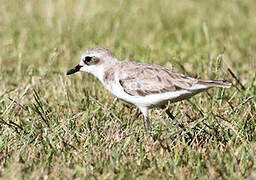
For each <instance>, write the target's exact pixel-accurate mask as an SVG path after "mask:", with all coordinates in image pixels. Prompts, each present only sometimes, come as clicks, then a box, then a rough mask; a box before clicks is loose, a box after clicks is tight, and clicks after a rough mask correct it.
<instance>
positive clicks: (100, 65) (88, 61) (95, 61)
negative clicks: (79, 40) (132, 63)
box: [67, 47, 117, 76]
mask: <svg viewBox="0 0 256 180" xmlns="http://www.w3.org/2000/svg"><path fill="white" fill-rule="evenodd" d="M115 62H117V59H116V58H115V56H114V55H113V54H112V53H111V52H110V51H109V50H108V49H106V48H103V47H96V48H92V49H89V50H87V51H85V52H84V53H83V54H82V56H81V60H80V63H79V64H78V65H77V66H76V67H74V68H73V69H70V70H69V71H68V72H67V75H70V74H74V73H76V72H78V71H84V72H88V73H92V74H93V75H95V76H98V75H99V74H102V71H104V68H106V66H109V65H111V64H113V63H115Z"/></svg>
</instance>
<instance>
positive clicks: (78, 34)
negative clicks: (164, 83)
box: [0, 0, 256, 179]
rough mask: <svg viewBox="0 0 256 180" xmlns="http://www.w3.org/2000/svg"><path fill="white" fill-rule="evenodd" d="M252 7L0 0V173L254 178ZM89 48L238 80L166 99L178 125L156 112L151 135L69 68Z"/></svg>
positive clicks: (182, 1)
mask: <svg viewBox="0 0 256 180" xmlns="http://www.w3.org/2000/svg"><path fill="white" fill-rule="evenodd" d="M255 9H256V3H255V1H253V0H248V1H240V0H232V1H222V0H217V1H216V0H209V1H205V0H198V1H192V0H190V1H188V0H179V1H174V0H173V1H169V0H161V1H154V0H149V1H145V0H142V1H124V0H123V1H119V0H112V1H89V0H88V1H79V0H75V1H64V0H56V1H50V0H45V1H32V0H30V1H29V0H26V1H23V0H1V6H0V72H1V73H0V74H1V76H0V177H1V178H2V179H35V178H37V179H38V178H40V179H42V178H46V179H47V178H50V179H51V178H61V179H62V178H67V179H72V178H78V179H80V178H85V177H87V178H89V177H90V178H91V179H113V178H117V179H130V178H139V179H145V178H148V179H155V178H158V179H166V178H171V179H197V178H200V179H208V178H210V179H215V178H220V179H222V178H223V179H229V178H231V179H242V178H256V158H255V157H256V143H255V140H256V131H255V128H256V122H255V119H256V115H255V114H256V102H255V94H256V72H255V69H256V38H255V30H256V13H255ZM95 46H104V47H108V48H110V49H111V50H112V51H113V53H114V54H115V55H116V56H117V57H118V58H119V59H126V58H129V59H134V60H136V61H140V62H147V63H154V64H160V65H162V66H165V67H168V68H174V69H175V70H177V71H179V72H182V73H184V74H187V75H191V76H194V77H200V78H205V79H226V80H229V81H232V83H233V85H234V86H233V87H232V88H230V89H225V90H224V89H211V90H209V91H208V92H206V93H202V94H200V95H198V96H196V97H194V98H191V99H190V100H189V101H183V102H179V103H175V104H171V105H170V108H171V109H172V112H173V114H174V115H175V116H176V119H177V120H178V121H179V122H180V123H182V124H183V125H184V126H185V128H184V129H176V128H175V127H174V125H173V124H172V122H171V121H170V120H169V119H168V118H167V116H166V114H165V113H164V112H163V111H162V110H152V111H151V113H150V118H151V119H152V121H153V132H152V133H151V134H149V133H147V132H146V131H145V128H144V124H143V121H142V116H141V115H140V112H139V111H138V110H137V109H136V108H135V107H134V106H132V105H129V104H126V103H123V102H121V101H119V100H115V98H114V97H113V96H112V95H111V94H110V93H108V92H107V91H105V90H104V89H103V87H102V86H101V84H100V83H99V81H98V80H96V79H95V78H94V77H92V76H91V75H88V74H86V73H78V74H75V75H73V76H68V77H67V76H66V75H65V73H66V71H67V70H68V69H69V68H71V67H73V66H74V65H76V64H77V63H78V62H79V58H80V54H81V53H82V52H83V51H84V50H85V49H87V48H91V47H95ZM232 73H233V74H232ZM236 78H237V80H236Z"/></svg>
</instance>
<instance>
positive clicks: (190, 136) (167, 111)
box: [165, 108, 193, 143]
mask: <svg viewBox="0 0 256 180" xmlns="http://www.w3.org/2000/svg"><path fill="white" fill-rule="evenodd" d="M165 112H166V114H167V115H168V117H169V118H171V119H172V120H173V124H174V126H176V128H181V129H184V128H185V126H184V125H183V124H181V123H179V122H178V121H177V120H175V117H174V116H173V115H172V113H171V112H170V109H169V108H167V109H166V110H165ZM186 134H187V135H188V139H190V141H188V142H189V143H191V142H192V140H193V136H192V134H191V133H190V132H187V133H186Z"/></svg>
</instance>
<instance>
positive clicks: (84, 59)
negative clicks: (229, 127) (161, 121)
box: [66, 47, 232, 131]
mask: <svg viewBox="0 0 256 180" xmlns="http://www.w3.org/2000/svg"><path fill="white" fill-rule="evenodd" d="M79 71H81V72H87V73H90V74H92V75H94V76H95V77H96V78H97V79H98V80H99V81H100V82H101V83H102V84H103V86H104V87H105V88H106V89H107V90H108V91H109V92H110V93H111V94H113V95H114V96H116V97H117V98H118V99H121V100H123V101H125V102H128V103H130V104H134V105H135V106H136V107H137V108H139V109H140V111H141V112H142V114H143V117H144V121H145V127H146V130H147V131H151V130H152V125H151V122H150V119H149V117H148V111H149V109H152V108H155V107H156V108H165V107H166V106H167V105H168V103H175V102H178V101H182V100H185V99H188V98H190V97H192V96H194V95H196V94H198V93H200V92H202V91H206V90H208V89H210V88H213V87H221V88H229V87H231V85H232V84H231V83H230V82H228V81H225V80H203V79H196V78H193V77H189V76H185V75H183V74H181V73H178V72H175V71H173V70H170V69H168V68H165V67H163V66H160V65H153V64H146V63H140V62H136V61H130V60H123V61H120V60H118V59H117V58H116V57H115V56H114V55H113V53H112V52H111V51H110V50H109V49H107V48H104V47H95V48H91V49H88V50H86V51H85V52H84V53H83V54H82V55H81V59H80V62H79V64H78V65H76V66H75V67H74V68H72V69H70V70H69V71H68V72H67V73H66V74H67V75H71V74H74V73H76V72H79ZM167 114H168V116H169V117H171V118H172V119H174V116H173V115H172V114H171V113H170V112H167Z"/></svg>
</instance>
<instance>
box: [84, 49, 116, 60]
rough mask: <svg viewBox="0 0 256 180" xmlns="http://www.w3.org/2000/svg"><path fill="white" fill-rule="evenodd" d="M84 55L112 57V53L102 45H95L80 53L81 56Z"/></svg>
mask: <svg viewBox="0 0 256 180" xmlns="http://www.w3.org/2000/svg"><path fill="white" fill-rule="evenodd" d="M86 56H95V57H114V55H113V54H112V53H111V52H110V51H109V50H108V49H107V48H103V47H96V48H92V49H89V50H87V51H85V52H84V53H83V54H82V58H84V57H86Z"/></svg>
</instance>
